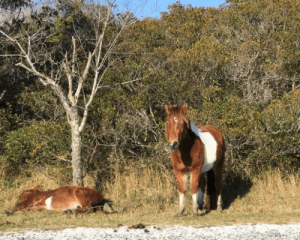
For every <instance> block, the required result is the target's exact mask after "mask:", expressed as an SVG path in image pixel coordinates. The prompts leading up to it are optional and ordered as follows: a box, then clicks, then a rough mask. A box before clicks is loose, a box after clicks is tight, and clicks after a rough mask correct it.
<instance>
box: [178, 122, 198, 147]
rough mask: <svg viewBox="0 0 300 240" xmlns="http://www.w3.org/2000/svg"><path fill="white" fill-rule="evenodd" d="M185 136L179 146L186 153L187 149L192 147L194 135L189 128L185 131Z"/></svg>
mask: <svg viewBox="0 0 300 240" xmlns="http://www.w3.org/2000/svg"><path fill="white" fill-rule="evenodd" d="M186 131H187V132H186V134H185V136H184V138H183V139H182V142H181V144H180V147H179V148H181V149H184V150H185V151H186V149H187V148H189V147H190V148H191V147H192V146H193V145H194V142H195V138H196V135H195V133H194V132H193V131H192V129H191V126H190V127H189V128H188V129H187V130H186Z"/></svg>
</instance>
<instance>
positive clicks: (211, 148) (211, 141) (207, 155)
mask: <svg viewBox="0 0 300 240" xmlns="http://www.w3.org/2000/svg"><path fill="white" fill-rule="evenodd" d="M191 129H192V131H193V132H194V133H195V134H196V135H197V136H198V137H199V138H200V139H201V141H202V142H203V144H204V164H203V166H202V169H201V172H207V171H209V170H210V169H212V167H213V166H214V163H215V161H216V160H217V147H218V143H217V141H216V140H215V138H214V137H213V135H211V133H209V132H204V131H202V130H201V129H199V128H197V127H196V126H195V125H194V124H193V123H191Z"/></svg>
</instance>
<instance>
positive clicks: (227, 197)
mask: <svg viewBox="0 0 300 240" xmlns="http://www.w3.org/2000/svg"><path fill="white" fill-rule="evenodd" d="M252 185H253V184H252V182H251V180H250V179H249V178H246V177H242V176H236V175H235V176H232V175H231V176H230V175H228V176H226V178H225V180H224V182H223V187H222V199H223V209H228V208H229V207H230V205H231V204H232V203H233V202H234V201H235V199H237V198H242V197H244V196H245V195H246V194H247V193H248V192H249V191H250V189H251V187H252Z"/></svg>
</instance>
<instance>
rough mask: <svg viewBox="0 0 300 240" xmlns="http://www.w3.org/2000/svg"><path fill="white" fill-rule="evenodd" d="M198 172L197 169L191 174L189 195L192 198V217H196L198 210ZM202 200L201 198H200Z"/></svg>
mask: <svg viewBox="0 0 300 240" xmlns="http://www.w3.org/2000/svg"><path fill="white" fill-rule="evenodd" d="M199 179H200V171H199V170H198V169H197V170H195V171H193V172H191V193H192V198H193V215H194V216H198V209H199V200H200V199H199V181H200V180H199ZM201 198H202V196H201Z"/></svg>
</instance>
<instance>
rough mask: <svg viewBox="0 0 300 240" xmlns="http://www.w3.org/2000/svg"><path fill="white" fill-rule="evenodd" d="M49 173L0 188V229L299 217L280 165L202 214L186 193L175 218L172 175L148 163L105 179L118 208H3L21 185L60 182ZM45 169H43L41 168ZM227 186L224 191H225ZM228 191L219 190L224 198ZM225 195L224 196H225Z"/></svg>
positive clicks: (297, 186)
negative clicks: (73, 211) (223, 205)
mask: <svg viewBox="0 0 300 240" xmlns="http://www.w3.org/2000/svg"><path fill="white" fill-rule="evenodd" d="M53 171H54V173H55V170H53V169H50V170H49V171H48V174H40V173H33V174H32V177H31V178H30V179H28V180H27V181H23V183H22V184H21V186H19V187H13V188H10V189H2V190H0V201H1V205H0V231H1V230H18V229H25V228H43V229H59V228H64V227H77V226H87V227H105V226H111V227H117V226H118V225H119V224H122V225H127V226H129V225H133V224H137V223H139V222H142V223H144V224H148V225H150V224H154V225H161V226H164V225H173V224H182V225H187V224H195V225H201V226H213V225H226V224H234V223H258V222H267V223H285V222H298V221H299V216H300V210H299V209H300V203H299V201H298V199H299V197H300V191H299V190H300V182H299V179H298V178H297V177H295V176H294V175H290V176H288V177H283V176H282V175H281V173H280V171H279V170H275V171H269V172H265V173H262V174H261V176H260V177H256V178H254V179H252V187H251V188H249V191H247V193H246V194H244V195H243V196H242V197H237V198H231V199H232V200H231V202H230V203H229V204H228V206H229V207H228V208H227V209H225V211H224V212H223V213H219V212H216V211H211V212H210V213H209V214H203V215H202V216H201V217H197V218H195V217H192V216H191V214H190V212H191V206H190V205H191V197H190V196H188V199H187V215H186V216H185V217H182V218H176V217H175V213H176V211H177V207H178V195H177V189H176V184H175V183H174V177H173V174H172V173H171V172H168V171H167V170H165V171H163V170H161V169H153V168H141V169H140V170H136V169H127V170H125V171H122V172H121V171H119V170H118V169H117V168H116V171H115V177H114V181H112V182H106V183H104V186H103V189H104V190H103V194H104V195H105V197H106V198H109V199H112V200H113V201H114V202H115V207H116V208H117V210H119V211H120V214H110V215H106V214H104V213H95V214H81V215H76V216H75V215H65V214H63V213H56V212H49V211H39V212H22V213H18V214H15V215H13V216H6V215H5V214H3V212H4V211H5V210H8V209H11V208H12V207H13V205H14V203H15V202H16V201H17V198H18V196H19V194H20V193H21V192H22V191H24V190H25V189H28V188H32V187H35V186H37V185H41V186H42V188H43V189H54V188H57V187H58V186H59V185H60V184H59V183H61V182H60V181H59V179H58V178H57V176H56V177H51V176H52V175H51V174H53ZM46 172H47V171H46ZM85 185H86V186H87V187H94V186H95V182H94V178H93V177H91V176H88V177H86V179H85ZM230 193H231V191H230V189H229V191H227V192H226V194H227V195H230ZM227 197H228V196H224V201H228V200H226V198H227ZM228 199H229V198H228Z"/></svg>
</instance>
